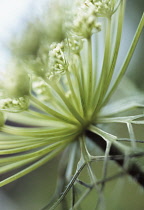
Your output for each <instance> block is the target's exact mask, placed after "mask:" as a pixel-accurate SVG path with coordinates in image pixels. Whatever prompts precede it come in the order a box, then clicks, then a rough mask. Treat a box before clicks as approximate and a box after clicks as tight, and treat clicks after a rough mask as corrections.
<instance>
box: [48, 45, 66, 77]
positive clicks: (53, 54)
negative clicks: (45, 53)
mask: <svg viewBox="0 0 144 210" xmlns="http://www.w3.org/2000/svg"><path fill="white" fill-rule="evenodd" d="M67 69H68V64H67V61H66V59H65V54H64V42H61V43H55V42H54V43H52V44H51V45H50V51H49V68H48V72H47V77H48V78H49V79H52V78H53V77H54V76H60V75H61V74H63V73H65V71H67Z"/></svg>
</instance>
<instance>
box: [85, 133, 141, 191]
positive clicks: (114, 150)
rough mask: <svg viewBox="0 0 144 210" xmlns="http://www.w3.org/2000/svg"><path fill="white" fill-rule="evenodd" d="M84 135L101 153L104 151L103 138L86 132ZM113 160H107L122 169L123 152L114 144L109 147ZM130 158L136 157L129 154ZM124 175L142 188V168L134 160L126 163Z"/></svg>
mask: <svg viewBox="0 0 144 210" xmlns="http://www.w3.org/2000/svg"><path fill="white" fill-rule="evenodd" d="M86 135H87V136H88V137H89V138H90V139H91V140H92V141H93V142H94V143H95V144H96V145H97V146H99V147H100V148H101V149H102V150H103V151H105V148H106V142H105V140H104V139H103V137H101V136H99V135H97V134H95V133H93V132H90V131H87V133H86ZM109 154H110V155H111V156H112V157H113V158H111V157H109V159H113V160H115V161H116V163H117V164H118V165H120V166H121V167H122V168H123V165H124V159H125V152H124V151H123V149H121V148H119V147H118V146H117V145H116V144H112V145H111V149H110V153H109ZM139 155H140V156H141V155H142V156H143V153H142V154H138V156H139ZM130 156H131V157H137V155H136V154H135V153H134V154H130ZM124 172H125V173H127V174H129V175H130V176H131V177H132V178H133V179H134V180H135V181H137V182H138V183H139V184H140V185H141V186H142V187H144V171H143V170H142V168H141V167H140V166H139V164H137V162H136V161H135V160H130V161H129V163H128V167H127V169H126V171H124Z"/></svg>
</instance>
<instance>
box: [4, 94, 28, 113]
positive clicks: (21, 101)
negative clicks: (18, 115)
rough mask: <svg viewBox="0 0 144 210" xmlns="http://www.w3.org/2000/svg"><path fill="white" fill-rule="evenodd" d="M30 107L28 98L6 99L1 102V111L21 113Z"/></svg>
mask: <svg viewBox="0 0 144 210" xmlns="http://www.w3.org/2000/svg"><path fill="white" fill-rule="evenodd" d="M28 105H29V100H28V97H26V96H25V97H20V98H14V99H12V98H6V99H1V100H0V110H3V111H10V112H20V111H23V110H26V109H27V108H28Z"/></svg>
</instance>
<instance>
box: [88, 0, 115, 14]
mask: <svg viewBox="0 0 144 210" xmlns="http://www.w3.org/2000/svg"><path fill="white" fill-rule="evenodd" d="M91 2H92V3H93V4H94V5H95V12H96V13H97V16H99V17H110V16H112V14H113V13H114V11H115V9H116V4H117V6H118V2H119V1H118V0H91Z"/></svg>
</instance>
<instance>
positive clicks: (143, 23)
mask: <svg viewBox="0 0 144 210" xmlns="http://www.w3.org/2000/svg"><path fill="white" fill-rule="evenodd" d="M143 27H144V13H143V15H142V18H141V20H140V23H139V25H138V28H137V31H136V33H135V36H134V39H133V41H132V44H131V46H130V48H129V51H128V53H127V55H126V58H125V61H124V63H123V65H122V67H121V70H120V72H119V74H118V76H117V78H116V80H115V82H114V84H113V86H112V88H111V89H110V90H109V92H108V94H107V96H106V98H105V100H104V101H103V104H102V105H105V104H106V103H107V102H108V100H109V99H110V97H111V95H112V94H113V92H114V91H115V89H116V87H117V86H118V85H119V83H120V81H121V79H122V77H123V75H124V74H125V72H126V69H127V67H128V65H129V63H130V60H131V58H132V56H133V53H134V51H135V48H136V46H137V43H138V41H139V38H140V35H141V33H142V30H143Z"/></svg>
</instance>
